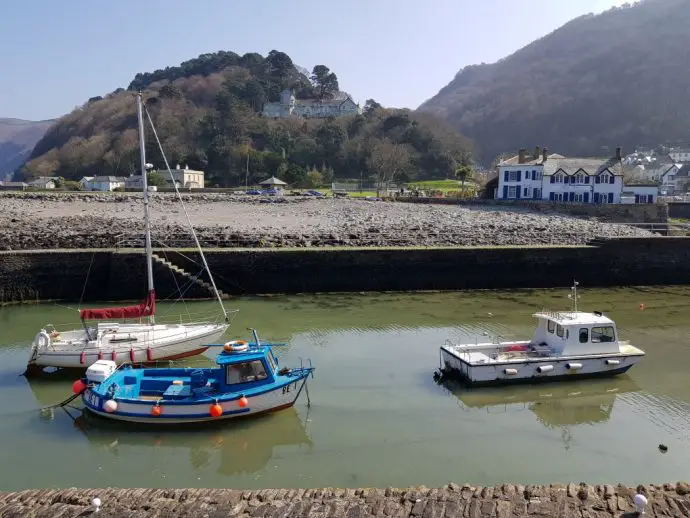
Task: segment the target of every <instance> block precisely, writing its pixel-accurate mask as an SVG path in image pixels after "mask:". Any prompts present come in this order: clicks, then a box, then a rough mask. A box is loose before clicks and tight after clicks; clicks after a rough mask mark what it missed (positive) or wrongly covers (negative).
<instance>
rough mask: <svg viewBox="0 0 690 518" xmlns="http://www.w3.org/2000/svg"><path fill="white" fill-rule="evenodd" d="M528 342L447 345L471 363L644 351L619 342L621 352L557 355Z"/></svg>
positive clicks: (618, 354) (552, 358)
mask: <svg viewBox="0 0 690 518" xmlns="http://www.w3.org/2000/svg"><path fill="white" fill-rule="evenodd" d="M526 346H527V344H526V343H516V344H512V345H506V344H500V345H494V346H493V347H487V346H481V345H480V346H476V345H470V346H463V345H454V346H450V347H447V349H448V350H449V351H451V352H452V353H454V354H455V355H456V356H457V357H458V358H460V359H462V360H463V361H465V362H466V363H469V364H471V365H486V364H492V363H511V362H515V363H521V362H525V361H529V360H537V359H539V360H545V361H548V360H564V359H572V358H580V357H609V356H637V355H642V354H644V352H643V351H642V350H640V349H638V348H637V347H635V346H633V345H630V344H629V343H626V342H620V343H619V352H617V353H601V354H590V355H579V356H574V355H566V356H562V355H555V354H553V353H552V351H551V350H550V349H549V348H539V347H534V348H532V347H529V348H527V347H526ZM511 347H524V348H525V349H524V350H514V349H513V350H511Z"/></svg>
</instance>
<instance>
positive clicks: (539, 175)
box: [532, 169, 543, 180]
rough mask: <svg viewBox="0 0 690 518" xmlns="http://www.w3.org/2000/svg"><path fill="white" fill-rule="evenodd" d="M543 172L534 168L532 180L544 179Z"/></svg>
mask: <svg viewBox="0 0 690 518" xmlns="http://www.w3.org/2000/svg"><path fill="white" fill-rule="evenodd" d="M542 176H543V174H542V172H541V171H537V170H536V169H534V170H532V180H541V179H542Z"/></svg>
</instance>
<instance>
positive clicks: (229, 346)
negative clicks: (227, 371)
mask: <svg viewBox="0 0 690 518" xmlns="http://www.w3.org/2000/svg"><path fill="white" fill-rule="evenodd" d="M223 350H224V351H226V352H229V353H243V352H245V351H248V350H249V344H247V342H245V341H244V340H232V341H231V342H225V343H224V344H223Z"/></svg>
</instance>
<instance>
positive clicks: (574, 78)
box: [419, 0, 690, 164]
mask: <svg viewBox="0 0 690 518" xmlns="http://www.w3.org/2000/svg"><path fill="white" fill-rule="evenodd" d="M534 23H535V25H538V24H539V13H535V16H534ZM688 27H690V0H644V1H642V2H641V3H638V4H635V5H633V6H623V7H620V8H614V9H611V10H609V11H607V12H604V13H602V14H600V15H596V16H595V15H586V16H582V17H579V18H577V19H575V20H573V21H571V22H569V23H567V24H565V25H564V26H563V27H561V28H560V29H558V30H556V31H554V32H553V33H551V34H549V35H547V36H545V37H543V38H541V39H539V40H537V41H535V42H533V43H531V44H530V45H528V46H526V47H524V48H522V49H520V50H519V51H517V52H515V53H514V54H512V55H510V56H508V57H506V58H504V59H502V60H500V61H498V62H497V63H494V64H490V65H485V64H482V65H476V66H468V67H466V68H464V69H462V70H460V72H458V74H457V75H456V77H455V79H453V81H451V83H450V84H448V85H447V86H446V87H444V88H443V89H442V90H441V91H440V92H439V93H438V94H437V95H436V96H434V97H433V98H431V99H429V100H428V101H427V102H425V103H424V104H422V105H421V106H420V108H419V110H421V111H424V112H428V113H434V114H437V115H440V116H442V117H444V118H445V119H446V120H447V121H449V123H451V124H452V125H453V126H454V127H456V128H458V129H459V130H460V131H462V132H463V133H464V134H465V135H467V136H468V137H469V138H472V139H473V140H474V141H475V142H477V145H478V148H479V149H478V151H479V153H480V156H481V160H482V161H483V162H484V163H486V164H488V163H489V162H491V160H492V159H493V158H494V157H495V156H496V155H497V154H499V153H503V152H509V153H511V154H514V153H515V152H517V149H518V148H520V147H529V148H532V147H534V146H536V145H542V146H547V147H548V148H549V149H550V150H553V151H554V152H557V153H561V154H565V155H602V154H605V153H607V152H608V153H609V154H610V153H612V152H613V151H612V150H615V148H616V147H617V146H619V145H620V146H623V148H624V149H626V150H631V149H632V148H634V147H635V146H637V145H645V144H646V145H652V146H654V145H656V144H659V143H676V142H678V143H688V142H689V141H690V123H688V121H690V88H688V84H690V69H689V68H688V66H687V64H688V63H690V45H688V37H687V34H688ZM519 29H520V28H519V27H516V30H519ZM526 29H527V30H531V28H529V27H528V28H526ZM487 37H489V38H490V37H491V35H490V32H489V33H488V34H487ZM686 79H687V80H686ZM604 146H607V147H608V150H607V149H605V148H604Z"/></svg>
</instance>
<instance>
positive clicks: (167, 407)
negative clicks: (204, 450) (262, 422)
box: [73, 330, 314, 424]
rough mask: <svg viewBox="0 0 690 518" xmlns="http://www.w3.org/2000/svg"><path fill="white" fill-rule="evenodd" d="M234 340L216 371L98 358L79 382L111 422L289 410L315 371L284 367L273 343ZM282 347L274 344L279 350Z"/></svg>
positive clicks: (93, 407) (77, 388)
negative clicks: (141, 365) (134, 364)
mask: <svg viewBox="0 0 690 518" xmlns="http://www.w3.org/2000/svg"><path fill="white" fill-rule="evenodd" d="M252 331H253V333H254V343H252V344H250V343H248V342H246V341H242V340H239V341H233V342H227V343H225V344H222V345H221V344H218V346H219V347H222V350H221V352H220V353H219V354H218V356H217V357H216V364H217V365H216V366H215V367H211V368H192V367H186V368H185V367H178V368H169V367H155V368H132V367H131V366H130V365H124V366H120V367H118V366H117V365H116V364H115V362H113V361H110V360H98V361H97V362H96V363H94V364H93V365H91V366H90V367H89V368H88V369H87V371H86V377H85V378H83V379H80V380H77V381H75V382H74V385H73V390H74V392H75V394H81V396H82V400H83V402H84V405H85V407H86V409H87V410H88V411H90V412H93V413H95V414H98V415H100V416H102V417H105V418H108V419H116V420H120V421H130V422H135V423H156V424H180V423H193V422H201V421H215V420H221V419H231V418H239V417H247V416H254V415H258V414H264V413H268V412H275V411H277V410H281V409H284V408H289V407H291V406H293V405H294V404H295V401H296V400H297V398H298V397H299V396H300V394H301V393H302V390H303V389H306V390H305V391H306V392H307V398H308V397H309V393H308V388H307V379H308V377H309V375H310V374H311V375H312V377H313V372H314V367H312V366H311V362H310V365H309V366H308V367H305V366H300V367H297V368H288V367H282V368H281V367H280V365H279V363H278V359H277V358H276V356H275V355H274V354H273V349H272V345H271V344H261V343H260V342H259V338H258V335H257V334H256V331H254V330H252ZM275 345H278V344H273V346H275Z"/></svg>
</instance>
